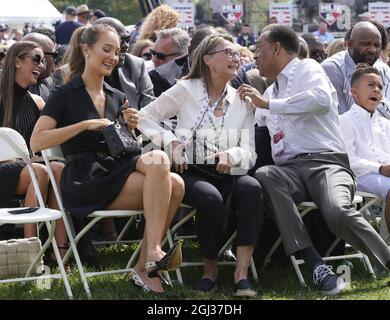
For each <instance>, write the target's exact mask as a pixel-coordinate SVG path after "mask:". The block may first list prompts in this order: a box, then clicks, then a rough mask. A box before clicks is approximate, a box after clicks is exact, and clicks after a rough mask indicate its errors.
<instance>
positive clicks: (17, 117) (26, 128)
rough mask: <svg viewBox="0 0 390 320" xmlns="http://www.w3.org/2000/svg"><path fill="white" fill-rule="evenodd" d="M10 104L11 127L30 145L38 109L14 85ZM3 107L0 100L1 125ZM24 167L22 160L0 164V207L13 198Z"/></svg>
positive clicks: (26, 92) (29, 98)
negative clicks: (11, 103)
mask: <svg viewBox="0 0 390 320" xmlns="http://www.w3.org/2000/svg"><path fill="white" fill-rule="evenodd" d="M14 88H15V89H14V99H13V105H12V126H11V127H12V129H15V130H16V131H18V132H19V133H20V134H21V135H22V136H23V138H24V139H25V140H26V143H27V146H28V147H30V138H31V134H32V132H33V129H34V126H35V123H36V122H37V120H38V118H39V115H40V111H39V109H38V106H37V105H36V103H35V101H34V100H33V98H32V97H31V95H30V94H29V93H28V91H27V89H24V88H22V87H20V86H19V85H18V84H17V83H16V82H15V85H14ZM3 120H4V109H3V104H2V102H0V124H1V126H3ZM24 167H25V163H24V162H23V161H15V162H7V163H3V164H0V207H7V206H9V205H10V202H11V200H12V199H13V198H14V196H15V193H16V188H17V186H18V184H19V177H20V172H21V171H22V170H23V168H24Z"/></svg>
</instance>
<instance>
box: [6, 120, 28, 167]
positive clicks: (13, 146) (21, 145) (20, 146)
mask: <svg viewBox="0 0 390 320" xmlns="http://www.w3.org/2000/svg"><path fill="white" fill-rule="evenodd" d="M26 157H27V158H29V152H28V148H27V144H26V141H24V138H23V137H22V136H21V134H20V133H19V132H17V131H15V130H13V129H11V128H4V127H3V128H0V161H5V160H10V159H14V158H22V159H23V160H25V158H26Z"/></svg>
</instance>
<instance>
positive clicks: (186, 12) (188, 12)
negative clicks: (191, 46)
mask: <svg viewBox="0 0 390 320" xmlns="http://www.w3.org/2000/svg"><path fill="white" fill-rule="evenodd" d="M171 7H172V8H173V9H175V10H176V11H177V12H178V13H179V24H178V26H179V27H180V28H193V27H195V5H194V4H193V3H172V4H171Z"/></svg>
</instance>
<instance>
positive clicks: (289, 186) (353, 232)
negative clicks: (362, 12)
mask: <svg viewBox="0 0 390 320" xmlns="http://www.w3.org/2000/svg"><path fill="white" fill-rule="evenodd" d="M298 47H299V40H298V37H297V35H296V34H295V32H294V31H293V30H292V29H291V28H289V27H287V26H283V25H278V26H275V27H273V28H271V29H269V30H266V31H265V32H263V33H262V34H261V35H260V37H259V39H258V40H257V42H256V63H257V66H258V68H259V70H260V75H261V76H264V77H266V78H268V79H271V80H273V81H274V84H272V85H271V86H270V87H269V88H268V89H267V90H266V92H265V93H264V96H263V97H262V96H261V95H260V94H259V93H258V92H257V91H256V89H254V88H252V87H249V86H246V85H243V86H242V87H240V89H239V94H240V95H241V98H242V99H246V97H250V98H251V99H252V102H253V104H254V105H255V106H256V107H257V108H259V109H256V120H257V121H258V123H259V125H264V124H265V125H266V126H267V127H268V129H269V132H270V136H271V147H272V154H273V159H274V162H275V164H276V165H273V166H265V167H262V168H260V169H258V170H257V171H256V173H255V177H256V178H257V179H258V180H259V181H260V183H261V185H262V186H263V189H264V190H265V193H264V194H265V199H266V204H267V205H268V206H269V208H270V211H271V212H270V214H271V215H272V217H273V218H274V220H275V221H276V223H277V226H278V228H279V231H280V234H281V236H282V239H283V244H284V248H285V251H286V254H287V255H292V254H294V255H296V254H298V255H299V256H300V257H302V258H303V259H304V260H305V261H306V263H307V264H308V265H309V267H310V268H311V270H313V280H314V283H315V284H316V285H317V287H318V288H319V289H320V290H321V291H323V292H325V293H327V294H337V293H338V292H340V291H341V290H342V289H343V288H344V286H345V284H344V282H343V281H342V280H341V279H338V278H337V276H336V275H335V274H334V273H333V272H332V271H331V268H330V267H329V266H327V265H326V264H325V263H324V262H323V260H322V258H321V257H320V256H319V254H318V253H317V251H316V250H315V249H314V247H313V244H312V242H311V240H310V237H309V235H308V232H307V231H306V228H305V226H304V224H303V222H302V219H301V217H300V215H299V212H298V210H297V208H296V206H295V203H299V202H301V201H308V200H309V201H310V200H311V201H313V202H315V203H316V204H317V206H318V207H319V209H320V211H321V213H322V215H323V218H324V220H325V222H326V223H327V225H328V227H329V229H330V230H331V231H332V232H333V233H335V234H336V235H337V236H338V237H340V238H341V239H343V240H345V241H346V242H348V243H350V244H351V245H352V246H353V247H354V248H355V249H357V250H360V251H362V252H364V253H365V254H366V255H368V256H369V258H370V259H371V260H372V261H373V263H375V265H376V266H377V267H378V269H380V270H386V269H388V268H389V266H390V249H389V248H388V247H387V246H386V244H385V243H384V242H383V240H382V238H381V237H380V236H379V235H378V234H377V233H376V231H375V230H374V228H373V227H372V226H371V225H370V224H369V223H368V222H367V221H366V220H365V219H364V218H363V217H362V216H361V214H360V213H359V212H357V211H356V210H355V209H354V208H353V206H352V199H353V196H354V192H355V181H354V174H353V172H352V171H351V170H350V168H349V162H348V156H347V154H346V153H345V148H344V144H343V141H342V138H341V130H340V127H339V123H338V115H337V93H336V91H335V89H334V87H333V86H332V84H331V83H330V81H329V79H328V77H327V76H326V74H325V72H324V70H323V68H322V67H321V66H320V65H319V64H318V63H317V62H315V61H314V60H312V59H303V60H299V59H298V58H297V54H298Z"/></svg>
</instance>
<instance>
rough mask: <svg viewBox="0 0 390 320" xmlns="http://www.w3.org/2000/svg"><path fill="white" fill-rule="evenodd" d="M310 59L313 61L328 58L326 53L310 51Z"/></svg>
mask: <svg viewBox="0 0 390 320" xmlns="http://www.w3.org/2000/svg"><path fill="white" fill-rule="evenodd" d="M310 57H311V58H313V59H315V58H322V59H325V58H326V57H327V54H326V52H324V51H319V50H312V51H310Z"/></svg>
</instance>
